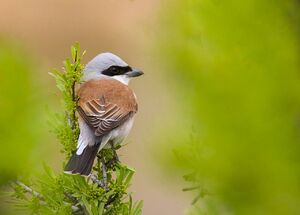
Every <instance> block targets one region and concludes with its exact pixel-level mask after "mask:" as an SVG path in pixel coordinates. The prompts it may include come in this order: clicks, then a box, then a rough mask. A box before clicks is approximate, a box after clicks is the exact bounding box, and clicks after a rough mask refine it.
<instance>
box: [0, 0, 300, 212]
mask: <svg viewBox="0 0 300 215" xmlns="http://www.w3.org/2000/svg"><path fill="white" fill-rule="evenodd" d="M0 3H1V7H0V81H1V85H0V146H1V150H0V173H1V177H0V183H1V184H5V183H6V182H7V181H8V180H10V179H12V178H14V177H16V175H18V174H25V175H26V174H27V175H30V174H34V173H39V172H40V171H41V166H42V163H43V162H46V163H48V164H50V166H52V167H54V168H55V169H56V171H57V172H59V171H61V161H62V160H63V158H62V156H61V154H60V153H59V150H60V146H59V143H57V141H56V140H55V138H54V136H53V135H52V134H51V133H50V132H49V130H50V128H49V125H48V124H47V118H48V114H47V112H49V111H56V110H59V108H60V98H59V92H58V91H57V89H56V88H55V84H54V80H53V79H52V78H51V77H50V76H49V75H48V72H49V71H51V70H52V68H61V65H62V60H63V59H65V58H66V57H67V56H69V50H70V45H71V44H73V43H74V42H75V41H79V42H80V44H81V47H82V48H83V49H85V50H87V54H86V56H85V58H84V62H85V63H86V62H88V61H89V60H90V59H91V58H92V57H94V56H95V55H96V54H98V53H99V52H104V51H110V52H113V53H116V54H118V55H120V56H121V57H122V58H124V59H125V60H126V61H127V62H128V63H129V64H130V65H133V66H135V67H139V68H141V69H142V70H144V72H145V75H144V76H143V77H142V78H140V79H137V80H134V81H133V82H132V83H131V87H132V88H133V89H134V90H135V92H136V94H137V97H138V100H139V113H138V115H137V117H136V123H135V126H134V128H133V130H132V132H131V135H130V136H129V138H128V139H127V142H128V143H129V144H128V145H126V146H125V147H123V148H122V150H121V152H120V153H121V160H122V161H123V162H125V163H128V165H129V166H132V167H134V168H135V169H136V175H135V178H134V180H133V185H132V188H131V190H132V191H133V192H134V198H135V199H143V200H144V212H143V214H145V215H153V214H172V215H176V214H272V215H274V214H275V215H276V214H278V215H281V214H293V215H294V214H300V206H299V202H300V159H299V154H300V153H299V152H300V145H299V144H300V142H299V129H300V128H299V119H300V118H299V117H300V114H299V113H300V111H299V110H300V87H299V86H300V85H299V81H300V77H299V73H300V64H299V62H300V61H299V60H300V52H299V48H300V2H299V1H297V0H276V1H274V0H252V1H250V0H246V1H238V0H229V1H219V0H187V1H181V0H173V1H171V0H169V1H167V0H162V1H158V0H109V1H107V0H106V1H104V0H89V1H78V0H72V1H70V0H65V1H57V0H51V1H50V0H47V1H37V0H27V1H21V0H11V1H4V0H1V1H0ZM183 188H195V189H193V190H192V191H190V192H182V189H183ZM195 198H196V200H198V201H194V204H193V206H192V205H191V203H192V202H193V199H195ZM3 201H5V199H4V200H3Z"/></svg>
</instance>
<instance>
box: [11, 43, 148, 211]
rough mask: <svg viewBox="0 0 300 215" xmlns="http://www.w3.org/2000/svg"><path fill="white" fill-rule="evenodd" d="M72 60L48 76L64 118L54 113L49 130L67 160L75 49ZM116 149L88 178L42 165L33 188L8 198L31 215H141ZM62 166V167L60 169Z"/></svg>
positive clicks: (72, 144) (73, 140)
mask: <svg viewBox="0 0 300 215" xmlns="http://www.w3.org/2000/svg"><path fill="white" fill-rule="evenodd" d="M71 55H72V58H71V60H70V59H66V60H65V61H64V67H63V70H62V71H59V70H54V71H53V72H52V73H50V75H52V76H53V77H54V78H55V80H56V86H57V88H58V89H59V90H60V91H61V94H62V98H63V108H64V111H63V113H56V114H54V115H53V119H52V120H51V122H50V124H51V126H52V131H53V133H54V134H55V135H56V137H57V139H58V140H59V142H60V143H61V144H62V146H63V150H62V153H64V155H65V157H66V159H68V158H69V157H70V156H71V154H72V152H73V151H74V150H75V149H76V144H77V139H78V135H79V132H80V131H79V125H78V118H77V115H76V107H77V101H78V97H77V95H76V86H77V85H78V84H80V80H81V77H82V70H83V68H84V66H83V65H82V64H81V59H82V57H83V55H84V52H83V54H80V46H79V44H78V43H76V44H75V45H73V46H72V47H71ZM115 150H116V149H103V150H101V151H100V152H99V153H98V155H97V159H96V165H95V167H94V168H93V170H92V174H91V175H90V176H89V177H83V176H80V175H68V174H64V173H61V174H55V173H54V172H53V170H52V169H51V168H50V167H48V166H47V165H44V170H45V174H44V175H43V176H42V177H41V178H40V179H39V180H37V181H35V182H34V183H33V186H32V187H29V186H28V185H25V184H24V183H23V182H21V181H17V182H15V183H13V188H14V193H13V197H14V198H15V199H16V200H18V201H19V203H20V204H22V205H23V206H24V207H25V208H27V209H29V210H30V211H31V212H32V213H33V214H85V215H86V214H88V215H121V214H122V215H140V214H141V213H142V206H143V202H142V201H138V202H135V203H133V200H132V196H131V193H130V192H128V191H127V190H128V188H129V186H130V184H131V180H132V177H133V175H134V172H135V171H134V170H133V169H131V168H129V167H127V166H126V165H124V164H121V163H120V162H119V161H118V160H117V159H116V156H115V155H116V152H115ZM63 166H64V164H63Z"/></svg>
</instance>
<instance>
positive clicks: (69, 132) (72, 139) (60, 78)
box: [49, 43, 84, 157]
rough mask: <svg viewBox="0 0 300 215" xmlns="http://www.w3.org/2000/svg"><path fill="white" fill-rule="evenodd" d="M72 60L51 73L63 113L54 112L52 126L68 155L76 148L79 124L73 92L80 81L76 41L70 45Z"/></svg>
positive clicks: (78, 47) (79, 64) (67, 60)
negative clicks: (62, 106)
mask: <svg viewBox="0 0 300 215" xmlns="http://www.w3.org/2000/svg"><path fill="white" fill-rule="evenodd" d="M71 54H72V62H71V60H70V59H66V60H65V61H64V67H63V72H62V71H59V70H54V71H53V72H52V73H49V74H50V75H52V76H53V77H54V78H55V80H56V86H57V88H58V89H59V90H60V91H61V93H62V96H63V105H64V109H65V113H63V114H56V115H55V120H54V123H52V127H53V129H54V133H55V134H56V135H57V138H58V139H59V140H60V142H61V144H62V145H63V146H64V152H65V153H66V154H67V157H70V155H71V153H72V151H74V150H75V149H76V142H77V138H78V135H79V126H78V120H77V116H76V105H77V100H78V98H77V96H76V93H75V87H76V83H80V79H81V76H82V69H83V65H82V64H81V58H82V57H83V55H84V53H83V54H82V55H81V56H80V46H79V43H76V44H75V45H74V46H72V47H71Z"/></svg>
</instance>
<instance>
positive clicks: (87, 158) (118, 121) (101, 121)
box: [65, 53, 143, 175]
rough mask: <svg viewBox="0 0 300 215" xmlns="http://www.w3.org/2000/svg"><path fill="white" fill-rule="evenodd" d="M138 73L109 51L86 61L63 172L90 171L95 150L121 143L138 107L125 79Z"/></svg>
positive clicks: (79, 172) (85, 172) (88, 172)
mask: <svg viewBox="0 0 300 215" xmlns="http://www.w3.org/2000/svg"><path fill="white" fill-rule="evenodd" d="M142 74H143V72H141V71H140V70H137V69H133V68H131V67H130V66H129V65H128V64H127V63H125V62H124V61H123V60H122V59H121V58H119V57H118V56H116V55H114V54H111V53H103V54H99V55H98V56H96V57H95V58H94V59H93V60H91V61H90V62H89V63H88V64H87V65H86V67H85V69H84V71H83V81H84V83H83V84H81V85H80V87H79V89H78V91H77V94H78V96H79V101H78V107H77V112H78V116H79V117H78V118H79V119H78V120H79V127H80V135H79V138H78V145H77V150H76V151H75V152H74V153H73V155H72V157H71V159H70V160H69V162H68V164H67V165H66V167H65V172H66V173H71V174H80V175H90V173H91V170H92V167H93V163H94V160H95V157H96V155H97V153H98V151H100V150H101V149H103V148H104V147H111V146H113V147H114V146H116V145H118V144H121V142H122V141H123V139H124V138H125V137H126V136H127V135H128V133H129V131H130V129H131V127H132V124H133V120H134V119H133V117H134V114H135V113H136V112H137V109H138V106H137V102H136V96H135V94H134V92H133V91H132V90H131V89H130V88H129V87H128V83H129V80H130V78H132V77H138V76H140V75H142Z"/></svg>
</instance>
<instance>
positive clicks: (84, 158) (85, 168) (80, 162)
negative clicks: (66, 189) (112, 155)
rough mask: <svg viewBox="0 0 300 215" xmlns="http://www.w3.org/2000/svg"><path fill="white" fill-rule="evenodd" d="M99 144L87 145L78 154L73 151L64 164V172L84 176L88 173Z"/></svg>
mask: <svg viewBox="0 0 300 215" xmlns="http://www.w3.org/2000/svg"><path fill="white" fill-rule="evenodd" d="M99 146H100V144H99V143H96V144H94V145H93V146H89V145H87V146H86V147H85V149H84V150H83V151H82V153H81V154H79V155H78V154H77V153H76V151H75V152H74V153H73V155H72V157H71V158H70V160H69V162H68V164H67V165H66V167H65V170H64V172H65V173H68V174H80V175H85V176H88V175H90V173H91V171H92V167H93V163H94V160H95V157H96V155H97V153H98V150H99Z"/></svg>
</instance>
